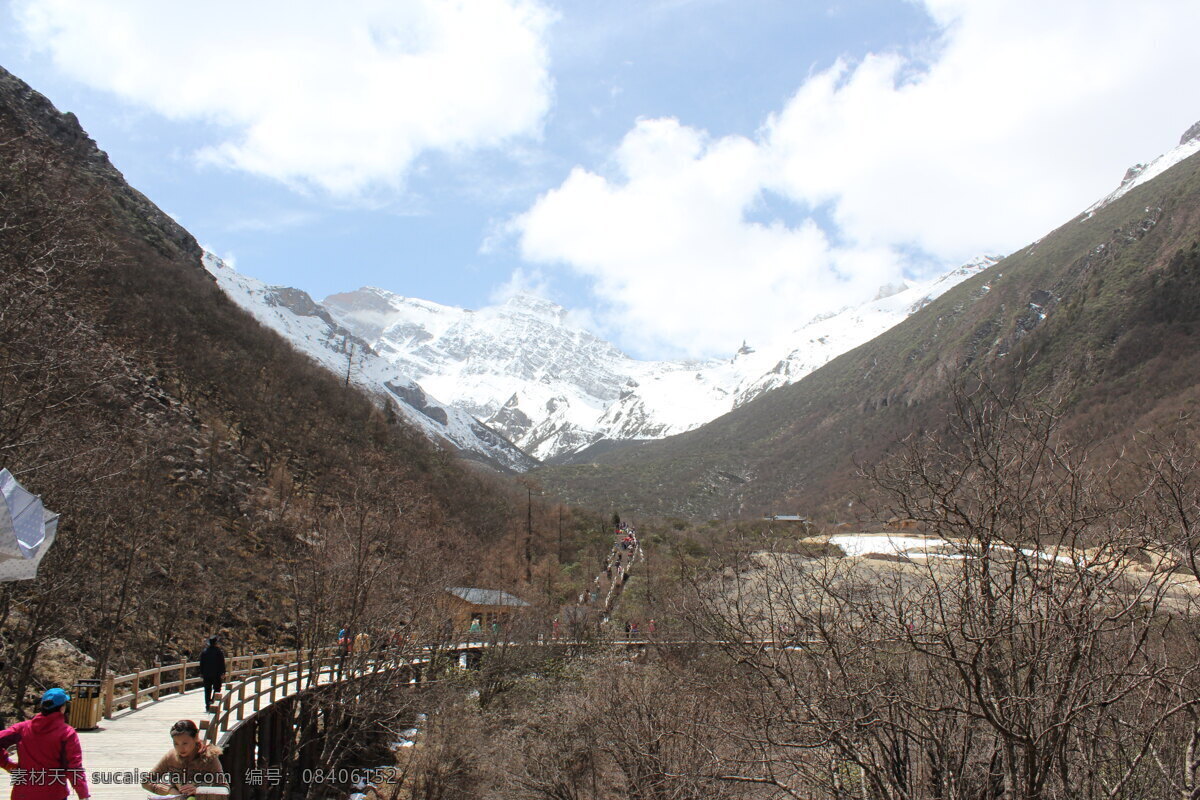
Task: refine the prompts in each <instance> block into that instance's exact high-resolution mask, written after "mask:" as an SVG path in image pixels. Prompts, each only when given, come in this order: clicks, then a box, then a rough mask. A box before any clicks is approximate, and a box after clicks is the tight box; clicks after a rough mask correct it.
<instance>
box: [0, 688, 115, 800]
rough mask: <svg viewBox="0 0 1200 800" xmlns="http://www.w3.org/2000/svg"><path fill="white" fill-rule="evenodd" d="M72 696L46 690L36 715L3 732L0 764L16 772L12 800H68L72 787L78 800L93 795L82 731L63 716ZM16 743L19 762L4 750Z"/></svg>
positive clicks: (58, 691)
mask: <svg viewBox="0 0 1200 800" xmlns="http://www.w3.org/2000/svg"><path fill="white" fill-rule="evenodd" d="M70 699H71V696H70V695H68V694H67V693H66V692H65V691H63V690H62V689H57V688H56V689H47V690H46V692H45V693H44V694H43V695H42V700H41V703H39V705H38V714H37V716H35V717H34V718H33V719H30V720H25V721H24V722H18V723H17V724H16V725H13V726H12V727H11V728H5V729H4V730H2V731H0V753H4V756H3V758H2V759H0V766H2V767H3V768H4V769H6V770H9V771H10V772H12V773H13V775H12V800H65V799H66V798H68V797H70V796H71V788H74V789H75V794H76V795H78V796H79V800H87V798H89V797H91V795H92V791H91V789H90V788H89V787H88V782H87V772H86V771H85V770H84V768H83V750H82V748H81V747H80V746H79V734H77V733H75V729H74V728H72V727H71V726H70V725H68V724H67V721H66V719H65V718H64V715H63V708H64V707H65V706H66V704H67V701H69V700H70ZM13 745H16V746H17V763H16V764H13V763H12V761H10V760H9V759H8V754H7V752H5V751H7V750H8V748H10V747H12V746H13Z"/></svg>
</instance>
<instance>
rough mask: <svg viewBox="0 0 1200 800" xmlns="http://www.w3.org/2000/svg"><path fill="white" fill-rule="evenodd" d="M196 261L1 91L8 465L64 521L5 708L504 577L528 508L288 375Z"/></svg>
mask: <svg viewBox="0 0 1200 800" xmlns="http://www.w3.org/2000/svg"><path fill="white" fill-rule="evenodd" d="M200 258H201V250H200V248H199V247H198V246H197V244H196V242H195V240H194V239H193V238H192V237H191V235H189V234H188V233H187V232H186V231H185V230H184V229H183V228H182V227H180V226H179V225H178V224H176V223H175V222H174V221H172V220H171V219H170V218H169V217H168V216H167V215H165V214H164V213H162V212H161V211H160V210H159V209H158V208H156V207H155V206H154V205H153V204H152V203H150V202H149V201H148V200H147V199H146V198H145V197H143V196H142V195H141V194H139V193H138V192H137V191H135V190H134V189H132V188H130V187H129V186H128V185H127V184H126V183H125V181H124V180H123V178H122V176H121V175H120V173H119V172H118V171H117V170H116V169H115V168H114V167H113V166H112V165H111V164H110V163H109V161H108V159H107V157H106V156H105V154H104V153H102V152H100V151H99V150H98V149H97V148H96V146H95V144H94V143H93V142H92V141H91V139H89V138H88V136H87V135H86V134H85V133H84V132H83V130H82V129H81V128H80V126H79V124H78V123H77V121H76V120H75V118H74V116H73V115H71V114H60V113H59V112H58V111H57V110H56V109H55V108H54V107H53V106H52V105H51V104H50V103H49V102H48V101H47V100H46V99H45V98H44V97H42V96H41V95H39V94H37V93H36V92H34V91H33V90H31V89H30V88H29V87H28V86H26V85H25V84H24V83H22V82H21V81H20V80H18V79H17V78H15V77H13V76H12V75H10V74H8V73H6V72H3V71H0V272H2V274H3V280H0V465H2V466H4V467H7V468H8V469H10V470H11V471H12V472H13V473H14V474H15V475H16V476H17V477H18V479H19V480H21V481H22V482H23V483H24V484H25V485H26V486H27V487H29V488H30V489H31V490H32V491H35V492H37V493H39V494H42V495H43V496H44V500H45V503H46V505H47V507H48V508H50V509H52V510H54V511H57V512H59V513H61V514H62V522H61V525H60V528H59V537H58V541H57V543H56V544H55V546H54V548H53V549H52V550H51V552H50V554H49V555H48V556H47V558H46V560H45V561H44V562H43V564H42V567H41V574H40V577H39V578H38V579H37V580H36V581H31V582H21V583H16V584H4V585H3V586H2V587H0V634H2V636H0V675H2V676H3V678H2V679H0V680H2V681H3V686H0V693H2V695H3V697H2V700H3V704H4V705H5V706H14V705H19V704H20V701H21V698H22V696H25V695H27V694H28V693H30V692H32V691H34V690H35V689H36V690H39V691H40V688H41V686H40V683H39V681H42V679H43V678H44V679H45V680H50V679H52V678H53V679H57V680H60V681H61V680H67V679H68V678H71V677H78V674H75V675H64V674H56V675H47V674H45V673H44V671H45V670H46V669H49V668H50V667H48V666H46V665H45V664H44V663H43V662H45V661H46V659H45V658H40V656H42V655H44V654H46V653H49V652H51V651H53V652H54V653H55V654H57V655H56V657H58V656H63V654H64V653H65V654H66V656H64V657H66V658H67V660H68V661H72V663H74V664H75V666H76V667H77V668H78V669H84V670H86V671H91V672H94V673H96V674H102V673H103V672H104V671H105V670H106V669H113V670H116V671H118V672H121V671H129V670H130V669H132V668H140V667H142V666H145V665H148V664H150V663H152V660H153V659H154V658H155V657H158V656H163V657H165V658H167V659H169V660H170V659H174V658H176V657H178V656H180V655H181V654H184V653H186V652H188V651H190V652H191V653H192V655H193V657H194V655H195V653H196V652H197V650H198V648H199V646H200V645H201V644H202V642H203V637H204V636H206V635H208V634H212V633H218V632H220V633H223V634H224V635H225V641H226V643H227V646H228V647H229V648H230V649H231V650H235V651H236V650H251V649H252V648H262V647H266V646H288V645H292V644H296V643H298V642H300V641H301V640H304V641H307V642H308V643H310V644H312V643H317V644H326V643H328V642H329V641H330V637H333V636H335V634H336V631H337V629H338V626H339V625H346V624H364V623H363V620H365V619H366V617H367V616H368V615H369V614H371V613H373V612H372V603H374V602H377V600H378V596H379V594H380V593H379V592H378V590H377V587H378V585H379V582H380V581H383V580H386V581H387V585H388V587H389V594H388V602H389V603H391V605H390V606H389V608H390V609H392V610H393V611H392V612H390V613H393V615H394V616H395V615H398V614H400V613H403V614H406V615H409V616H411V615H413V614H415V613H416V610H417V609H418V608H419V607H420V606H421V603H422V600H421V598H423V597H427V596H428V595H429V593H430V592H437V591H439V590H440V588H441V587H444V586H445V585H451V584H454V585H471V584H472V583H473V582H476V581H482V582H487V583H488V584H489V585H498V586H508V585H510V584H511V581H512V580H513V576H515V575H517V574H518V570H516V569H513V568H512V566H511V564H510V563H507V562H511V561H512V560H513V559H514V558H517V556H516V555H513V556H505V555H502V553H516V552H518V551H517V550H516V549H515V548H512V547H505V548H498V547H497V545H498V544H499V543H501V542H503V541H505V540H506V538H511V537H512V536H515V535H516V532H518V531H520V532H522V533H523V531H524V526H525V522H526V515H527V509H526V507H525V506H526V500H527V497H526V491H525V490H524V489H523V488H520V487H514V486H508V485H506V484H504V483H502V482H500V479H499V478H496V477H489V476H486V475H483V474H478V473H476V472H474V471H471V470H469V469H468V468H467V467H465V466H464V465H463V464H462V463H461V462H459V461H458V460H457V459H456V458H455V457H454V456H453V455H452V454H451V453H449V452H446V451H442V450H438V449H435V448H434V447H433V446H432V445H431V444H430V443H429V442H428V441H426V439H425V438H424V437H423V436H421V435H420V434H418V433H416V432H414V431H412V430H410V429H409V428H408V427H407V426H406V425H405V424H404V423H402V422H400V421H399V420H398V419H397V417H396V416H395V414H393V413H391V409H390V408H389V407H386V406H382V405H379V404H377V403H376V402H373V401H372V399H370V398H368V397H367V396H365V395H363V394H361V393H360V392H358V391H357V390H355V389H353V388H348V387H346V386H344V385H343V384H342V382H341V381H339V380H338V379H337V378H336V377H335V376H333V375H332V374H330V373H329V372H327V371H326V370H324V369H322V368H321V367H319V366H318V365H316V364H315V363H313V362H311V361H309V360H308V359H307V358H305V357H304V356H302V355H300V354H299V353H297V352H296V351H295V350H293V349H292V348H291V347H290V346H289V345H288V344H287V343H285V341H284V340H283V339H281V338H280V337H279V336H277V335H276V334H274V333H272V332H270V331H268V330H266V329H265V328H263V327H262V326H260V325H259V324H258V323H257V322H255V321H254V320H253V318H251V317H250V315H248V314H247V313H245V312H244V311H242V310H240V309H239V308H237V307H236V306H235V305H234V304H233V303H232V302H231V301H230V300H229V299H228V298H226V296H225V295H224V294H222V292H221V291H220V290H219V289H218V288H217V286H216V285H215V284H214V282H213V280H212V278H211V277H210V276H209V274H208V273H207V272H206V271H205V270H204V268H203V267H202V265H201V261H200ZM517 495H519V497H518V496H517ZM518 500H519V506H517V502H518ZM514 507H516V508H517V509H519V510H517V511H514ZM571 524H572V522H571V517H570V515H568V517H567V527H568V531H570V529H571V528H570V526H571ZM368 556H369V558H370V563H371V570H370V572H369V573H364V572H363V569H364V568H365V567H364V562H363V558H364V557H368ZM334 588H337V589H338V590H339V591H341V592H342V595H339V597H338V598H337V599H336V602H335V601H333V600H328V601H327V598H326V599H321V598H322V597H326V595H328V593H329V592H330V591H331V590H332V589H334ZM322 593H324V594H322ZM314 598H317V599H314ZM396 609H399V611H396ZM378 613H380V614H381V613H383V612H378ZM356 620H357V622H356ZM58 639H64V640H66V642H68V643H69V644H64V643H63V642H59V641H56V640H58ZM71 646H74V647H78V648H79V649H80V650H82V651H83V653H84V654H85V655H79V654H73V651H72V649H71ZM85 656H86V658H90V659H91V661H90V662H87V663H86V664H84V662H85V660H86V659H85ZM81 665H82V666H81Z"/></svg>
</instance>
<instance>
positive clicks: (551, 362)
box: [323, 257, 995, 460]
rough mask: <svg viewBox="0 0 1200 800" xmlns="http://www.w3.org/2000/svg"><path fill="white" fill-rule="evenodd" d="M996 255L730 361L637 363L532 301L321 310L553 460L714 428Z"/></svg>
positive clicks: (364, 291)
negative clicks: (602, 446) (714, 422)
mask: <svg viewBox="0 0 1200 800" xmlns="http://www.w3.org/2000/svg"><path fill="white" fill-rule="evenodd" d="M994 260H995V259H994V258H992V257H980V258H978V259H976V260H974V261H972V262H969V263H968V264H965V265H963V266H961V267H958V268H956V269H954V270H951V271H949V272H947V273H945V274H943V275H939V276H936V277H934V278H932V279H928V280H925V281H920V282H915V281H914V282H912V285H909V284H900V285H897V286H890V287H881V290H880V292H879V293H878V295H877V296H876V297H875V298H874V299H873V300H871V301H869V302H866V303H863V304H861V305H858V306H850V307H847V308H843V309H840V310H836V311H832V312H829V313H826V314H822V315H818V316H817V317H816V318H814V319H813V320H811V321H810V322H808V323H806V324H804V325H802V326H800V327H798V328H797V329H796V330H795V331H794V332H793V334H792V335H791V336H790V337H788V338H787V339H785V340H783V341H782V342H780V343H777V344H776V345H774V346H769V347H764V348H761V349H755V348H751V347H749V346H746V345H745V343H743V347H742V348H740V349H739V350H738V352H736V353H734V354H733V356H732V357H730V358H727V359H707V360H697V359H690V360H678V361H639V360H637V359H633V358H631V357H629V356H628V355H626V354H625V353H623V352H622V351H621V350H620V349H619V348H617V347H616V346H615V345H613V344H612V343H610V342H607V341H605V340H604V339H602V338H601V337H599V336H597V335H596V334H594V333H592V332H591V331H588V330H586V329H585V328H583V327H581V326H576V325H573V324H571V322H570V312H569V311H568V310H567V309H565V308H563V307H562V306H559V305H557V304H555V303H553V302H552V301H549V300H546V299H544V298H541V297H538V296H536V295H529V294H516V295H513V296H511V297H510V298H509V299H508V300H507V301H506V302H504V303H501V304H497V305H493V306H486V307H483V308H481V309H478V310H474V311H472V310H469V309H464V308H459V307H455V306H446V305H441V304H438V303H434V302H431V301H427V300H421V299H418V298H410V297H406V296H403V295H398V294H395V293H393V292H390V291H388V290H385V289H381V288H378V287H363V288H361V289H358V290H355V291H351V292H341V293H337V294H334V295H331V296H329V297H328V298H326V299H325V300H324V301H323V304H324V305H325V307H326V308H328V309H329V311H330V312H331V313H332V314H333V315H334V317H335V318H336V319H337V321H338V323H339V324H341V325H343V326H344V327H345V328H347V329H348V330H351V331H354V332H355V333H356V334H357V335H359V336H361V337H362V338H364V339H365V340H367V341H369V342H370V344H371V346H372V347H373V348H374V349H375V351H376V352H378V353H379V354H380V355H381V356H382V357H383V358H385V359H387V360H389V361H391V363H392V364H394V365H395V366H396V368H397V369H399V370H401V371H402V372H404V373H405V374H406V375H409V376H411V377H412V378H413V379H414V380H415V381H417V382H418V383H419V384H421V385H422V386H423V387H424V388H425V389H426V390H428V391H429V392H430V393H432V394H434V395H436V396H438V397H441V398H444V399H446V400H447V401H448V402H449V403H450V404H451V405H455V406H457V407H459V408H461V409H463V410H465V411H467V412H469V413H471V414H472V415H474V416H476V417H477V418H478V419H480V420H482V421H483V422H484V423H485V424H487V425H488V426H489V427H491V428H493V429H494V430H496V431H497V432H499V433H501V434H502V435H504V436H505V437H507V438H508V439H509V440H511V441H513V442H515V443H516V444H518V445H519V446H520V447H521V448H522V449H523V450H525V451H526V452H528V453H530V454H531V455H534V456H536V457H537V458H539V459H541V460H553V459H561V458H563V457H566V456H569V455H570V454H572V453H576V452H578V451H580V450H582V449H584V448H587V447H589V446H591V445H593V444H596V443H597V442H600V441H604V440H649V439H656V438H661V437H663V436H669V435H672V434H675V433H680V432H683V431H687V430H691V429H694V428H696V427H698V426H700V425H703V424H705V423H706V422H708V421H710V420H711V419H713V418H715V417H717V416H719V415H720V414H722V413H724V412H725V411H728V410H730V409H732V408H736V407H737V406H739V405H741V404H743V403H745V402H748V401H749V400H750V399H752V398H753V397H756V396H758V395H760V394H762V393H763V392H766V391H769V390H771V389H774V388H777V387H778V386H783V385H787V384H789V383H792V382H794V381H795V380H798V379H799V378H800V377H802V376H803V375H805V374H807V373H808V372H811V371H812V370H813V369H815V368H816V367H818V366H820V365H821V364H823V363H825V362H827V361H828V360H829V359H831V358H833V357H834V356H836V355H838V354H839V353H840V352H842V351H843V350H845V349H847V348H849V347H852V346H855V345H857V344H860V343H861V342H863V341H865V340H867V339H868V338H870V337H871V336H874V335H877V334H878V333H881V332H883V331H884V330H887V329H888V328H889V327H891V326H892V325H894V324H896V323H897V322H898V321H899V320H901V319H903V318H904V317H905V316H907V315H908V314H910V313H912V312H913V311H914V310H916V309H917V308H920V307H921V306H922V305H924V304H925V303H927V302H930V301H931V300H932V299H934V298H935V297H937V296H939V295H940V294H941V293H942V292H944V291H946V290H947V289H948V288H950V287H951V286H953V285H954V284H956V283H958V282H959V281H961V280H964V279H966V277H968V276H969V275H971V274H974V272H977V271H979V270H981V269H984V268H986V266H987V265H989V264H990V263H993V262H994Z"/></svg>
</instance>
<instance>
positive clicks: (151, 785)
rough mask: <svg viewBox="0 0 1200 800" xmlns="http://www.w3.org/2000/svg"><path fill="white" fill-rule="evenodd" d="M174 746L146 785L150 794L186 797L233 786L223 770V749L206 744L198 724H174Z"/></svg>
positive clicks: (183, 720) (155, 768)
mask: <svg viewBox="0 0 1200 800" xmlns="http://www.w3.org/2000/svg"><path fill="white" fill-rule="evenodd" d="M171 744H172V747H171V749H170V750H168V751H167V754H166V755H165V756H163V757H162V758H161V759H159V761H158V763H157V764H156V765H155V766H154V769H152V770H150V774H149V775H147V776H146V780H145V782H144V783H142V788H143V789H145V790H146V791H147V792H153V793H154V794H181V795H184V796H185V797H186V796H188V795H194V794H195V793H196V788H197V787H199V786H227V785H229V776H228V775H226V774H225V770H224V769H222V768H221V759H220V755H221V748H219V747H217V746H216V745H215V744H209V743H208V742H205V741H203V740H202V739H201V738H200V729H199V728H198V727H196V723H194V722H192V721H191V720H190V719H181V720H179V722H176V723H175V724H174V725H172V726H171Z"/></svg>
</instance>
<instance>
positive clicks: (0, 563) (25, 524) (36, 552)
mask: <svg viewBox="0 0 1200 800" xmlns="http://www.w3.org/2000/svg"><path fill="white" fill-rule="evenodd" d="M0 494H2V495H3V497H4V504H3V506H0V581H21V580H30V579H32V578H36V577H37V568H38V564H40V563H41V561H42V556H44V555H45V554H46V551H47V550H49V549H50V545H51V544H53V543H54V534H55V532H56V531H57V530H58V515H57V514H52V513H50V512H49V511H47V510H46V508H45V506H43V505H42V498H40V497H38V496H37V495H36V494H33V493H32V492H29V491H28V490H26V489H25V487H24V486H22V485H21V484H20V483H18V482H17V479H16V478H14V477H13V476H12V473H11V472H9V471H8V470H6V469H4V470H0Z"/></svg>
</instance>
